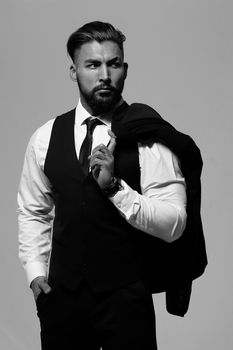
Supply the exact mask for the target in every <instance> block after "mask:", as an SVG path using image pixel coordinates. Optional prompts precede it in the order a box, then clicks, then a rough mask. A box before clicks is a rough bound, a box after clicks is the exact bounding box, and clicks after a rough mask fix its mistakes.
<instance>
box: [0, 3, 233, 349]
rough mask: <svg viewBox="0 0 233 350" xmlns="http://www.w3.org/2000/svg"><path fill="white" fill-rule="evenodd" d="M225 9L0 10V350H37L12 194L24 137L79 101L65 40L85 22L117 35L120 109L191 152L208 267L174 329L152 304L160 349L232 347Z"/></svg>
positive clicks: (231, 55) (92, 6) (172, 320)
mask: <svg viewBox="0 0 233 350" xmlns="http://www.w3.org/2000/svg"><path fill="white" fill-rule="evenodd" d="M232 15H233V3H232V1H230V0H229V1H227V0H218V1H217V0H157V1H156V0H152V1H148V0H144V1H141V2H133V1H131V0H118V1H111V0H109V1H107V0H102V1H94V0H93V1H90V0H85V1H78V0H66V1H65V0H64V1H62V0H2V1H1V4H0V46H1V56H0V60H1V64H0V77H1V78H0V82H1V83H0V84H1V87H0V94H1V95H0V96H1V103H0V113H1V115H0V122H1V125H0V131H1V137H0V153H1V172H0V174H1V181H0V186H1V189H0V193H1V201H0V202H1V208H0V211H1V235H0V237H1V241H0V276H1V280H0V283H1V287H0V290H1V294H0V295H1V298H0V349H2V350H39V349H40V338H39V322H38V319H37V316H36V309H35V304H34V300H33V296H32V293H31V290H30V289H29V288H28V286H27V282H26V277H25V273H24V271H23V269H22V267H21V265H20V263H19V260H18V244H17V216H16V194H17V188H18V183H19V178H20V174H21V170H22V164H23V158H24V152H25V149H26V145H27V143H28V141H29V138H30V136H31V134H32V133H33V132H34V131H35V129H36V128H37V127H39V126H41V125H42V124H43V123H45V122H46V121H47V120H48V119H51V118H53V117H55V116H56V115H58V114H61V113H63V112H65V111H67V110H69V109H71V108H72V107H74V106H75V105H76V103H77V101H78V93H77V92H78V90H77V87H76V85H75V84H74V83H72V82H71V80H70V78H69V65H70V61H69V59H68V57H67V54H66V49H65V45H66V41H67V38H68V36H69V35H70V33H71V32H73V31H74V30H76V29H77V28H78V27H80V26H81V25H83V24H84V23H86V22H89V21H92V20H101V21H107V22H110V23H112V24H113V25H115V26H116V27H117V28H119V29H120V30H122V31H123V33H124V34H125V35H126V37H127V40H126V43H125V58H126V61H128V63H129V73H128V78H127V81H126V85H125V92H124V98H125V99H126V100H127V101H128V102H129V103H132V102H143V103H147V104H149V105H151V106H152V107H154V108H155V109H156V110H157V111H158V112H159V113H160V114H161V115H162V116H163V117H164V118H165V119H167V120H168V121H169V122H170V123H172V124H173V125H174V126H175V127H176V128H177V129H179V130H180V131H182V132H184V133H187V134H190V135H191V136H192V137H193V138H194V140H195V141H196V143H197V145H198V146H199V148H200V149H201V151H202V157H203V161H204V169H203V175H202V187H203V190H202V198H203V200H202V217H203V226H204V231H205V238H206V244H207V251H208V259H209V265H208V267H207V270H206V273H205V274H204V276H203V277H201V278H200V279H198V280H197V281H195V282H194V284H193V292H192V297H191V304H190V308H189V312H188V314H187V315H186V316H185V318H178V317H175V316H172V315H169V314H168V313H167V312H166V309H165V300H164V295H163V294H161V295H155V296H154V303H155V310H156V316H157V337H158V345H159V350H171V349H173V350H196V349H199V350H208V349H211V350H220V349H231V348H232V347H233V332H232V324H233V303H232V295H233V290H232V289H233V288H232V286H233V273H232V248H233V232H232V196H233V188H232V175H233V171H232V149H233V147H232V146H233V145H232V131H233V128H232V110H233V109H232V100H233V96H232V91H233V74H232V72H233V70H232V62H233V42H232V32H233V21H232Z"/></svg>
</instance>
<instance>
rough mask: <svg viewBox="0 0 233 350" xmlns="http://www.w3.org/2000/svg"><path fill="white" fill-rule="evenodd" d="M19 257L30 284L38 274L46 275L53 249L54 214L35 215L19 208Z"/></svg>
mask: <svg viewBox="0 0 233 350" xmlns="http://www.w3.org/2000/svg"><path fill="white" fill-rule="evenodd" d="M18 223H19V236H18V237H19V258H20V261H21V263H22V265H23V267H24V269H25V272H26V276H27V280H28V284H29V285H30V283H31V281H32V280H33V279H34V278H36V277H38V276H46V275H47V270H48V261H49V255H50V250H51V225H52V216H51V215H45V216H37V217H36V216H35V215H32V213H29V212H27V211H25V209H24V208H21V207H20V206H19V208H18Z"/></svg>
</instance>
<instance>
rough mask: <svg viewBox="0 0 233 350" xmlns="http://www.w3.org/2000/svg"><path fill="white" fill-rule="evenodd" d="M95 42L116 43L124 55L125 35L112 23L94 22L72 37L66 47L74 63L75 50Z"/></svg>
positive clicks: (77, 31)
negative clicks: (107, 41)
mask: <svg viewBox="0 0 233 350" xmlns="http://www.w3.org/2000/svg"><path fill="white" fill-rule="evenodd" d="M94 40H95V41H97V42H99V43H101V42H103V41H106V40H109V41H114V42H115V43H117V44H118V45H119V48H120V49H121V51H122V54H123V55H124V48H123V42H124V41H125V40H126V38H125V36H124V34H122V32H121V31H120V30H118V29H115V28H114V27H113V25H111V24H110V23H105V22H99V21H94V22H90V23H87V24H85V25H84V26H82V27H81V28H79V29H77V30H76V31H75V32H74V33H72V34H71V35H70V37H69V39H68V41H67V45H66V46H67V52H68V54H69V55H70V57H71V59H72V60H73V61H74V54H75V50H77V49H79V48H80V47H81V46H82V45H83V44H86V43H88V42H91V41H94Z"/></svg>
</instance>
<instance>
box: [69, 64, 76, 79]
mask: <svg viewBox="0 0 233 350" xmlns="http://www.w3.org/2000/svg"><path fill="white" fill-rule="evenodd" d="M70 78H71V80H73V81H77V77H76V67H75V65H74V64H72V65H71V66H70Z"/></svg>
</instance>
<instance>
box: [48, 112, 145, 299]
mask: <svg viewBox="0 0 233 350" xmlns="http://www.w3.org/2000/svg"><path fill="white" fill-rule="evenodd" d="M74 123H75V110H72V111H70V112H68V113H66V114H64V115H61V116H59V117H57V118H56V119H55V122H54V125H53V129H52V134H51V139H50V144H49V148H48V152H47V156H46V160H45V167H44V169H45V174H46V176H47V177H48V178H49V180H50V182H51V184H52V186H53V189H52V193H53V199H54V202H55V219H54V225H53V238H52V253H51V258H50V272H49V273H50V276H52V277H53V278H55V279H56V280H57V281H59V282H60V283H62V284H63V285H65V286H66V287H68V288H70V289H75V288H77V287H78V285H79V283H80V281H81V280H82V279H83V278H85V279H86V280H87V282H88V283H89V285H90V286H91V288H92V289H93V290H94V291H96V292H98V291H105V290H109V289H114V288H118V287H120V286H122V285H126V284H128V283H130V282H133V281H135V280H137V279H139V278H141V277H142V272H141V270H142V269H141V257H140V253H139V246H140V243H139V241H140V236H141V235H144V233H143V232H141V231H139V230H136V229H134V228H133V227H132V226H131V225H130V224H128V223H127V222H126V220H125V219H124V218H123V217H122V216H121V215H120V214H119V211H118V210H117V209H116V207H115V206H114V205H113V204H112V203H111V202H110V200H109V199H108V198H107V197H106V196H105V195H104V194H103V193H102V191H101V190H100V188H99V186H98V185H97V184H96V182H95V180H94V179H93V178H92V175H91V174H89V175H88V177H85V175H84V174H83V172H82V169H81V166H80V163H79V161H78V158H77V155H76V151H75V141H74ZM115 171H116V174H117V175H118V176H119V177H120V178H121V179H124V180H125V181H126V182H127V183H128V184H129V185H130V186H132V187H133V188H135V189H137V190H138V191H139V192H140V171H139V160H138V147H137V143H136V142H135V143H132V144H131V146H129V145H128V146H127V148H125V145H122V144H121V145H120V146H118V147H117V148H116V150H115Z"/></svg>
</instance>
